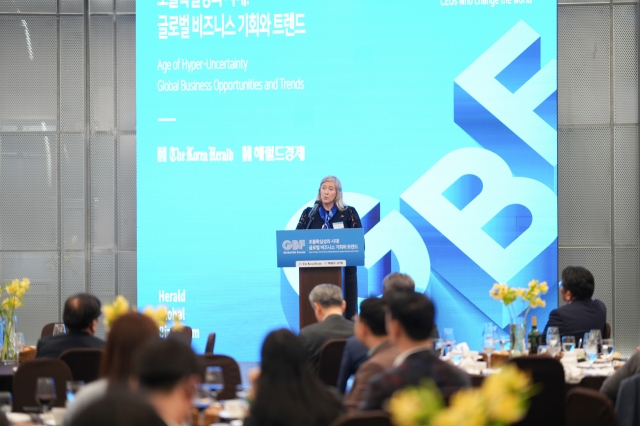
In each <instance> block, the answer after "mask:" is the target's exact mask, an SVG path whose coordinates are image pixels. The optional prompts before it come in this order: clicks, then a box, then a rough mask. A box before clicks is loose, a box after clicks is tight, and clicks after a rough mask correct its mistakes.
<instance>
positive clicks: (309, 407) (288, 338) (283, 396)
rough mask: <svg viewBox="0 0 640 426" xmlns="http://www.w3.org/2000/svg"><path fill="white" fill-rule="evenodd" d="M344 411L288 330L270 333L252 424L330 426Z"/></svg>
mask: <svg viewBox="0 0 640 426" xmlns="http://www.w3.org/2000/svg"><path fill="white" fill-rule="evenodd" d="M341 411H342V406H341V404H340V401H339V400H338V399H337V398H336V397H335V396H334V395H333V394H332V393H331V392H329V391H328V390H327V389H326V388H325V387H324V385H323V384H322V383H321V382H320V380H319V379H318V377H316V375H315V374H314V373H313V371H312V370H311V366H310V365H309V361H308V355H307V352H306V350H305V349H304V347H303V346H302V344H301V343H300V340H298V338H297V337H296V336H295V335H294V334H293V333H291V332H290V331H289V330H286V329H281V330H276V331H272V332H271V333H269V334H268V335H267V337H266V338H265V339H264V343H263V344H262V365H261V372H260V377H259V378H258V383H257V387H256V397H255V400H254V401H253V404H252V406H251V420H252V422H251V424H252V425H279V426H299V425H306V426H328V425H329V424H330V423H331V422H332V421H333V420H334V419H335V418H336V417H338V415H339V414H340V413H341Z"/></svg>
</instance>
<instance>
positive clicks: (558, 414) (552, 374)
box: [509, 355, 566, 426]
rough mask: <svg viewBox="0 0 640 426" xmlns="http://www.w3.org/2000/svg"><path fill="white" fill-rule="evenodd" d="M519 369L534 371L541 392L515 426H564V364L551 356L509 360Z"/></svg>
mask: <svg viewBox="0 0 640 426" xmlns="http://www.w3.org/2000/svg"><path fill="white" fill-rule="evenodd" d="M509 363H513V364H515V365H517V366H518V368H519V369H520V370H523V371H529V372H531V377H532V380H533V382H534V383H535V384H536V385H537V386H538V387H539V391H538V393H537V394H536V395H534V396H533V397H532V398H531V400H530V402H531V404H530V406H529V411H528V412H527V415H526V417H525V418H524V419H523V420H521V421H520V422H518V423H514V425H518V426H539V425H545V426H564V424H565V421H566V419H565V382H564V369H563V368H562V364H560V362H559V361H558V360H556V359H554V358H551V357H541V356H535V355H529V356H521V357H517V358H513V359H511V360H510V361H509Z"/></svg>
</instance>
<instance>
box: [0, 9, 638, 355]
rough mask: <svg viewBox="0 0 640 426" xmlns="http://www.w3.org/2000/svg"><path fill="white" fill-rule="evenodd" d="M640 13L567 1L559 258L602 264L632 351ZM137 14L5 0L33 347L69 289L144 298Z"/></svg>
mask: <svg viewBox="0 0 640 426" xmlns="http://www.w3.org/2000/svg"><path fill="white" fill-rule="evenodd" d="M563 1H564V0H563ZM87 9H88V10H87ZM637 16H638V2H637V1H617V0H614V1H591V0H590V1H582V0H581V1H567V2H563V3H559V4H558V66H559V70H558V86H559V111H558V127H559V129H558V130H559V132H558V135H559V136H558V137H559V141H558V142H559V144H558V145H559V153H558V161H559V164H558V192H559V256H558V259H559V260H558V261H559V265H558V266H559V269H562V268H564V267H565V266H567V265H576V264H581V265H584V266H586V267H587V268H589V269H590V270H592V272H593V273H594V275H595V277H596V282H597V284H596V285H597V289H596V293H597V297H599V298H600V299H602V300H603V301H604V302H605V303H606V304H607V307H608V317H609V322H610V323H611V324H612V325H613V329H614V337H615V338H616V343H617V346H618V347H619V348H620V349H621V350H622V351H623V352H624V353H630V352H631V351H632V350H633V349H634V348H635V347H636V346H637V345H638V344H640V283H639V279H638V274H639V272H640V271H639V269H640V259H639V256H640V250H639V246H640V235H639V223H640V222H639V212H638V210H639V205H638V203H639V199H638V196H639V186H638V155H639V153H638V42H637V36H638V31H637ZM135 19H136V18H135V0H58V1H51V0H11V1H8V0H0V40H2V43H0V280H2V281H5V280H7V279H10V278H13V277H22V276H28V277H30V278H31V280H32V283H33V290H32V291H31V292H30V294H29V298H28V303H27V305H26V307H24V308H22V310H21V311H20V313H19V328H20V330H22V331H24V332H25V334H26V337H27V341H28V343H29V344H35V342H36V340H37V338H38V337H39V335H40V329H41V327H42V325H43V324H45V323H46V322H51V321H57V320H59V319H60V317H61V314H62V310H61V304H62V303H63V302H64V300H65V298H66V297H67V296H69V295H70V294H73V293H75V292H78V291H91V292H93V293H95V294H97V295H98V296H99V297H100V298H101V299H102V300H103V301H107V300H111V299H112V298H113V297H114V296H115V294H117V293H122V294H124V295H125V296H126V297H127V298H129V299H130V300H132V301H133V302H134V303H135V300H136V222H135V218H136V198H135V197H136V192H135V188H136V170H135V164H136V163H135V143H136V128H135ZM101 333H103V330H101Z"/></svg>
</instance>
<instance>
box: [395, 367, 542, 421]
mask: <svg viewBox="0 0 640 426" xmlns="http://www.w3.org/2000/svg"><path fill="white" fill-rule="evenodd" d="M534 394H535V389H534V387H533V386H532V384H531V377H530V376H529V375H528V374H527V373H524V372H523V371H521V370H519V369H518V367H516V366H515V365H512V364H508V365H506V366H504V367H503V368H502V370H501V371H500V372H499V373H496V374H492V375H489V376H488V377H487V378H486V379H485V380H484V382H483V384H482V387H480V388H470V389H463V390H461V391H458V392H457V393H455V394H453V396H452V397H451V400H450V405H449V407H447V408H444V403H443V400H442V395H441V394H440V392H439V390H438V388H437V387H436V386H435V384H434V383H433V382H432V381H429V382H425V383H423V384H422V385H421V386H417V387H408V388H405V389H402V390H399V391H397V392H396V393H394V394H393V396H392V397H391V399H390V401H389V405H388V410H389V413H390V414H391V419H392V421H393V424H394V425H395V426H504V425H508V424H511V423H515V422H517V421H519V420H521V419H523V418H524V416H525V415H526V413H527V410H528V408H529V399H530V398H531V397H532V396H533V395H534Z"/></svg>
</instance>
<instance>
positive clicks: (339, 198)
mask: <svg viewBox="0 0 640 426" xmlns="http://www.w3.org/2000/svg"><path fill="white" fill-rule="evenodd" d="M325 182H332V183H334V184H335V185H336V199H335V201H334V202H335V204H336V206H338V209H340V210H344V209H346V208H347V206H346V205H345V204H344V202H343V201H342V184H341V183H340V179H338V178H337V177H335V176H331V175H329V176H325V177H324V178H322V181H321V182H320V187H319V188H318V196H317V197H316V201H320V202H322V197H321V196H320V192H321V191H322V185H323V184H324V183H325Z"/></svg>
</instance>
